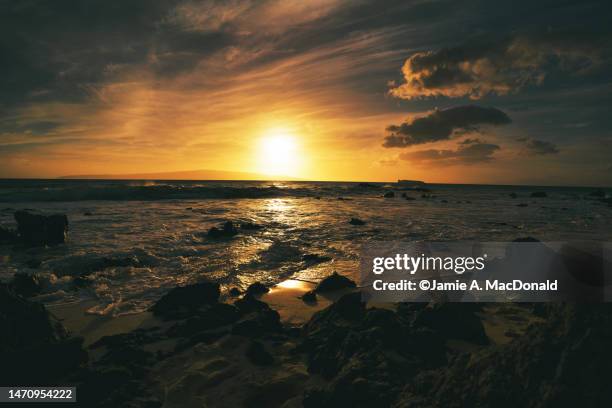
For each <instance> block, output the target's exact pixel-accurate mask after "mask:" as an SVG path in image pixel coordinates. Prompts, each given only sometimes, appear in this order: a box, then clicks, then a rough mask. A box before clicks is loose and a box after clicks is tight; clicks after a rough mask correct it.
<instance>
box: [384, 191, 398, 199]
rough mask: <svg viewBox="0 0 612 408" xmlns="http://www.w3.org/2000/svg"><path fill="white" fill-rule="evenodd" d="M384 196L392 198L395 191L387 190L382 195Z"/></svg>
mask: <svg viewBox="0 0 612 408" xmlns="http://www.w3.org/2000/svg"><path fill="white" fill-rule="evenodd" d="M383 197H384V198H393V197H395V193H394V192H393V191H388V192H386V193H385V194H384V195H383Z"/></svg>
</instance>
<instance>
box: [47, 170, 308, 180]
mask: <svg viewBox="0 0 612 408" xmlns="http://www.w3.org/2000/svg"><path fill="white" fill-rule="evenodd" d="M58 178H60V179H96V180H98V179H105V180H296V178H295V177H287V176H277V175H265V174H259V173H248V172H241V171H225V170H205V169H204V170H189V171H173V172H160V173H129V174H79V175H68V176H62V177H58Z"/></svg>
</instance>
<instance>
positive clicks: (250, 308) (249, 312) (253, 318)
mask: <svg viewBox="0 0 612 408" xmlns="http://www.w3.org/2000/svg"><path fill="white" fill-rule="evenodd" d="M234 305H235V306H236V307H237V308H238V311H239V312H240V314H241V316H242V317H241V319H240V320H239V321H238V322H237V323H235V324H234V326H233V328H232V333H233V334H236V335H240V336H246V337H257V336H261V335H263V334H266V333H271V332H279V331H280V330H282V325H281V322H280V315H279V314H278V312H277V311H276V310H272V309H271V308H270V306H268V304H267V303H264V302H262V301H260V300H257V299H255V298H254V297H253V296H252V295H249V294H247V295H245V296H244V297H243V298H242V299H239V300H237V301H236V302H234Z"/></svg>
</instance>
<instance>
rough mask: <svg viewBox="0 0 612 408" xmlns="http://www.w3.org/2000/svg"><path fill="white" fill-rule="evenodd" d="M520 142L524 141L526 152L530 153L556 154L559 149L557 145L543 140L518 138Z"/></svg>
mask: <svg viewBox="0 0 612 408" xmlns="http://www.w3.org/2000/svg"><path fill="white" fill-rule="evenodd" d="M518 140H519V141H520V142H524V143H525V149H526V153H527V154H530V155H539V156H541V155H546V154H557V153H559V149H558V148H557V145H555V144H554V143H551V142H547V141H545V140H536V139H531V138H519V139H518Z"/></svg>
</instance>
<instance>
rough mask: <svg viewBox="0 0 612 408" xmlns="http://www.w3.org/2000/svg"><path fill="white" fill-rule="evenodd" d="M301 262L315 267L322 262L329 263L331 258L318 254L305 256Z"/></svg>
mask: <svg viewBox="0 0 612 408" xmlns="http://www.w3.org/2000/svg"><path fill="white" fill-rule="evenodd" d="M302 261H303V262H304V263H306V264H308V265H315V264H319V263H323V262H329V261H331V258H330V257H328V256H325V255H319V254H305V255H304V256H302Z"/></svg>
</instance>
